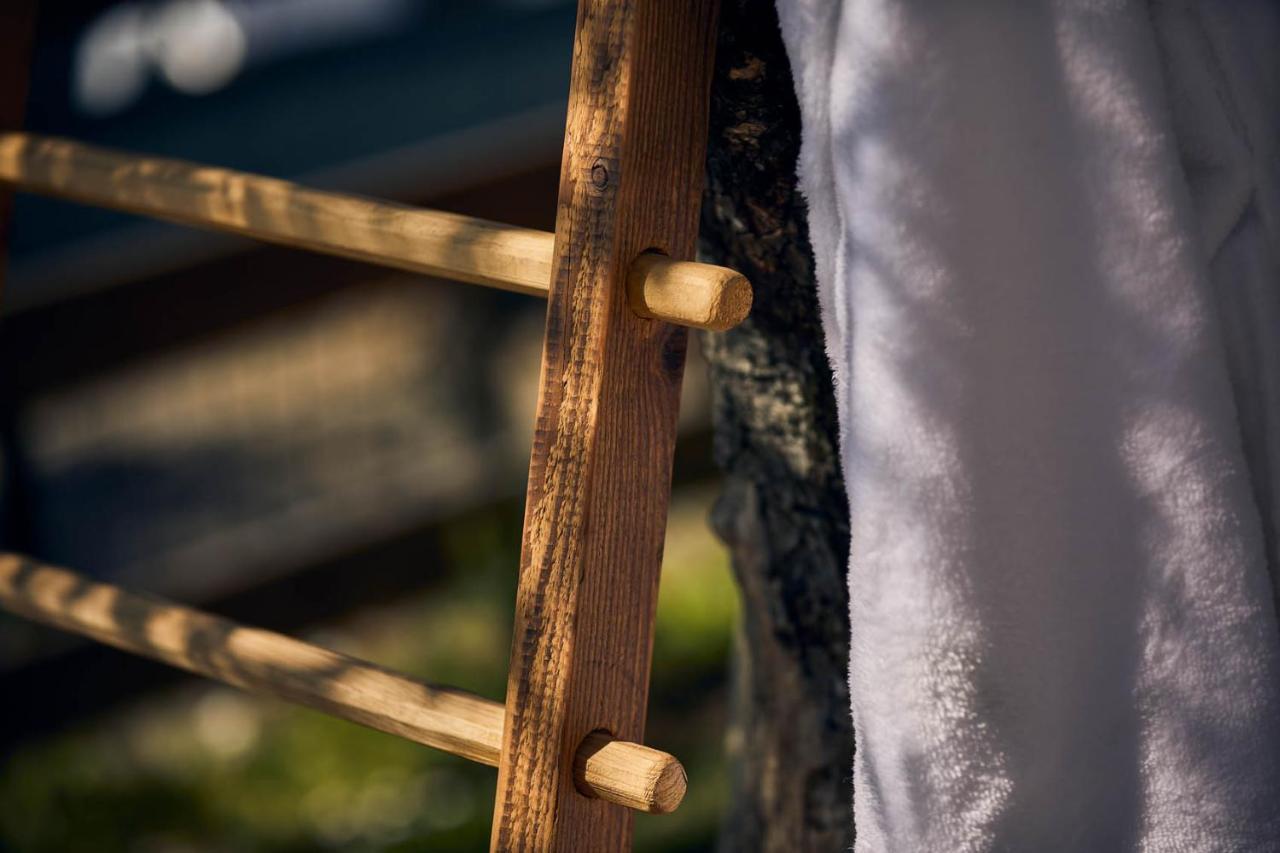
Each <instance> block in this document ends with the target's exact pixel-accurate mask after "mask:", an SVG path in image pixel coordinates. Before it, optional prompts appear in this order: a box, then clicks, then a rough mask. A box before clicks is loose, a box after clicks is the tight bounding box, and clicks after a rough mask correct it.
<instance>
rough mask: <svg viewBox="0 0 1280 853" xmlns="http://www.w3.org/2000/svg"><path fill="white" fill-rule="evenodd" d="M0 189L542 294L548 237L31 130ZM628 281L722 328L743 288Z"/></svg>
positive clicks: (697, 270) (658, 264)
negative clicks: (57, 137)
mask: <svg viewBox="0 0 1280 853" xmlns="http://www.w3.org/2000/svg"><path fill="white" fill-rule="evenodd" d="M0 182H2V183H7V184H11V185H12V186H13V187H14V188H16V189H19V190H23V191H26V192H33V193H40V194H42V195H49V196H55V197H57V198H63V199H66V200H69V201H75V202H80V203H82V204H90V205H95V206H98V207H109V208H115V209H117V210H124V211H128V212H130V213H137V214H142V215H145V216H151V217H155V218H158V219H166V220H169V221H172V222H178V223H181V224H184V225H192V226H196V227H200V228H210V229H213V230H216V231H228V232H231V233H233V234H240V235H243V236H247V237H253V238H256V239H258V240H264V241H267V242H269V243H280V244H283V245H286V246H294V247H297V248H301V249H309V250H311V251H313V252H322V253H325V254H330V255H339V256H341V257H345V258H355V259H357V260H362V261H369V262H371V263H376V264H382V265H384V266H389V267H395V268H396V269H403V270H409V271H410V272H416V273H427V274H429V275H437V276H444V277H446V278H453V279H458V280H460V281H466V282H470V283H472V284H481V285H486V286H488V287H497V288H501V289H503V290H514V291H518V292H520V293H528V294H533V295H537V296H542V297H546V295H547V292H548V290H549V289H550V282H551V256H552V249H553V243H554V241H555V235H553V234H551V233H550V232H546V231H535V230H533V229H529V228H517V227H515V226H511V225H502V224H500V223H497V222H489V221H487V220H484V219H475V218H473V217H469V216H459V215H457V214H453V213H443V212H440V211H435V210H422V209H418V208H413V207H408V206H405V205H400V204H394V203H391V202H385V201H374V200H372V199H366V198H361V197H358V196H351V195H342V194H340V193H331V192H321V191H319V190H309V189H306V188H305V187H300V186H298V185H297V184H292V183H290V182H288V181H282V180H278V179H276V178H266V177H262V176H259V175H250V174H245V173H244V172H236V171H232V170H229V169H219V168H215V167H212V166H200V165H196V164H193V163H185V162H182V161H179V160H165V159H161V158H158V157H149V156H144V155H136V154H126V153H122V152H118V151H110V150H107V149H103V148H96V147H93V146H90V145H84V144H82V143H78V142H72V141H69V140H64V139H56V138H53V137H47V136H40V135H37V134H30V133H19V132H10V133H0ZM641 258H642V259H643V263H638V264H637V265H636V269H637V270H638V272H637V274H634V275H632V276H630V277H629V279H628V289H629V291H630V296H631V304H632V306H633V307H634V308H635V310H636V311H637V313H639V314H640V315H641V316H645V317H651V318H655V319H660V320H667V321H669V322H672V323H678V324H680V325H684V326H692V327H695V328H702V329H716V330H723V329H728V328H731V327H733V326H735V325H737V324H738V323H740V322H741V321H742V320H743V319H744V318H745V317H746V315H747V312H748V311H749V310H750V308H751V285H750V284H749V283H748V282H747V280H746V279H745V278H744V277H743V276H742V275H741V274H739V273H736V272H734V271H733V270H729V269H725V268H724V267H717V266H713V265H711V264H699V263H692V262H688V261H673V260H671V259H669V258H665V257H662V256H661V255H644V256H641Z"/></svg>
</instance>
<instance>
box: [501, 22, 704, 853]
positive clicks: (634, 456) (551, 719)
mask: <svg viewBox="0 0 1280 853" xmlns="http://www.w3.org/2000/svg"><path fill="white" fill-rule="evenodd" d="M714 29H715V3H714V0H689V2H683V3H670V2H666V0H582V2H580V4H579V7H578V20H577V34H576V39H575V45H574V57H573V71H572V75H571V84H570V86H571V87H570V94H569V115H568V124H567V130H566V139H565V148H564V157H563V161H562V164H561V173H560V175H561V184H560V199H559V208H558V213H557V227H556V244H555V261H554V269H555V276H554V278H553V280H552V285H551V294H550V301H549V305H548V313H547V334H546V340H545V344H544V346H545V348H544V351H543V360H542V380H541V390H540V397H539V401H538V410H537V421H536V426H535V434H534V447H533V454H532V460H531V463H530V470H529V490H528V498H527V503H526V510H525V513H526V515H525V538H524V548H523V553H522V557H521V569H520V581H519V588H518V592H517V601H516V619H515V629H514V633H513V637H512V653H511V669H510V675H509V679H508V684H507V727H506V737H505V739H504V742H503V753H502V763H501V764H500V765H499V770H498V793H497V802H496V807H495V811H494V824H493V833H492V836H491V845H492V848H493V849H494V850H551V849H554V850H592V851H600V850H620V849H627V848H628V847H629V846H630V841H631V831H632V819H631V813H630V812H629V811H628V810H626V809H619V808H617V807H616V806H613V805H611V804H608V803H605V802H602V801H600V800H598V799H591V798H589V797H587V796H583V795H582V793H581V792H580V791H578V790H577V789H576V787H575V786H574V783H573V762H574V756H575V753H576V752H577V750H578V749H579V747H580V745H581V744H582V743H583V741H584V739H585V738H586V737H587V736H588V735H589V734H591V733H592V732H594V731H598V730H603V731H607V732H609V733H611V734H612V735H613V736H615V737H617V738H619V739H631V738H637V737H642V736H643V732H644V718H645V706H646V701H647V693H648V684H649V664H650V657H651V653H652V626H653V618H654V608H655V603H656V597H657V584H658V569H659V565H660V563H661V559H662V542H663V532H664V529H665V525H666V514H667V503H668V498H669V493H670V476H671V458H672V447H673V444H674V440H675V425H676V410H677V402H678V396H679V387H680V379H681V373H682V371H683V365H684V353H685V330H684V329H681V328H678V327H675V326H671V325H668V324H665V323H661V322H658V321H655V320H646V319H641V318H638V317H637V316H636V315H635V313H634V312H632V311H631V310H630V307H629V305H628V300H627V287H626V278H627V271H628V269H629V268H630V266H631V264H632V263H633V262H634V261H635V259H636V258H637V257H639V255H640V254H641V253H643V252H645V251H646V250H656V251H658V252H661V253H664V254H667V255H669V256H670V257H672V258H673V259H675V260H687V259H690V258H692V257H693V255H694V251H695V244H696V235H697V219H698V206H699V200H700V197H701V189H702V172H703V159H704V153H705V143H706V116H707V97H708V87H709V80H710V74H711V59H712V49H713V35H714Z"/></svg>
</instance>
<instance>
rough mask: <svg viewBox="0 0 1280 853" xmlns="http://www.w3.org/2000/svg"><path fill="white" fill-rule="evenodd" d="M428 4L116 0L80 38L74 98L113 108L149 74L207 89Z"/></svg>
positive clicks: (346, 39) (382, 29)
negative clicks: (249, 69)
mask: <svg viewBox="0 0 1280 853" xmlns="http://www.w3.org/2000/svg"><path fill="white" fill-rule="evenodd" d="M3 2H5V0H0V3H3ZM431 5H432V4H430V3H428V2H426V0H163V2H157V0H153V2H127V3H121V4H119V5H117V6H114V7H112V8H111V9H108V10H107V11H106V12H104V13H103V14H102V15H101V17H99V18H98V19H97V20H96V21H94V22H93V23H92V24H91V25H90V26H89V28H88V30H87V31H86V32H85V35H84V36H83V37H82V38H81V40H80V44H79V45H78V46H77V48H76V57H75V68H74V69H73V74H72V88H73V96H74V99H75V102H76V104H77V105H78V106H79V107H80V108H81V109H82V110H84V111H85V112H87V113H89V114H91V115H102V116H105V115H111V114H112V113H118V112H121V111H122V110H125V109H127V108H128V107H130V106H131V105H133V103H134V102H135V101H137V100H138V98H140V97H141V96H142V93H143V91H144V90H145V89H146V86H147V82H148V80H149V79H151V77H152V73H153V71H154V72H158V74H159V76H160V77H161V78H162V79H163V80H164V81H165V82H167V83H168V84H169V85H170V86H172V87H173V88H174V89H176V90H178V91H179V92H182V93H183V94H187V95H207V94H210V93H212V92H216V91H218V90H219V89H222V88H223V87H225V86H226V85H227V84H229V83H230V82H231V81H232V80H234V79H235V78H236V76H237V75H239V74H240V72H241V71H243V70H244V69H245V68H246V67H248V66H249V65H251V64H252V65H259V64H269V63H271V62H275V61H279V60H282V59H286V58H288V57H290V56H294V55H299V54H304V53H307V52H310V51H315V50H322V49H326V48H332V47H335V46H337V45H342V44H350V43H353V42H359V41H365V40H368V39H372V38H376V37H379V36H382V35H385V34H387V33H393V32H396V31H397V30H400V29H403V28H404V27H405V26H406V25H407V24H408V22H409V21H410V20H412V19H413V18H414V17H416V16H418V15H421V14H423V13H424V11H425V10H426V9H428V8H430V7H431Z"/></svg>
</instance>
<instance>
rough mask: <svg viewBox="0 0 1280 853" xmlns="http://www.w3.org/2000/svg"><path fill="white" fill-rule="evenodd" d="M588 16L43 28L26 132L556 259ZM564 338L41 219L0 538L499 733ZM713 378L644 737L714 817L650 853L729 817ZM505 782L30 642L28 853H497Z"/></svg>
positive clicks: (9, 751) (54, 209)
mask: <svg viewBox="0 0 1280 853" xmlns="http://www.w3.org/2000/svg"><path fill="white" fill-rule="evenodd" d="M574 6H575V4H574V3H573V2H564V0H454V2H445V0H437V1H436V2H432V0H130V2H119V0H116V2H110V0H67V2H57V0H45V2H44V3H43V4H42V17H41V20H40V24H39V30H38V35H37V41H36V51H35V64H34V67H33V80H32V89H31V96H30V102H29V103H30V106H29V109H28V118H27V127H28V128H29V129H31V130H33V131H36V132H41V133H51V134H57V135H62V136H68V137H73V138H76V139H80V140H84V141H87V142H92V143H97V144H101V145H107V146H112V147H117V148H123V149H127V150H133V151H138V152H146V153H152V154H159V155H164V156H170V157H177V158H182V159H187V160H194V161H198V162H205V163H210V164H215V165H219V166H228V167H232V168H237V169H243V170H246V171H250V172H256V173H261V174H268V175H273V176H278V177H284V178H289V179H292V180H296V181H298V182H300V183H303V184H306V185H309V186H315V187H320V188H326V189H336V190H342V191H347V192H356V193H361V194H366V195H371V196H378V197H383V198H390V199H396V200H399V201H405V202H410V203H415V204H422V205H424V206H429V207H436V208H441V209H447V210H453V211H458V212H462V213H467V214H472V215H477V216H483V217H486V218H490V219H496V220H500V221H503V222H510V223H514V224H518V225H526V226H531V227H537V228H544V229H547V230H550V229H551V228H552V227H553V223H554V215H555V201H556V186H557V171H558V165H559V156H560V144H561V137H562V132H563V122H564V110H565V96H566V93H567V88H568V72H569V62H570V54H571V48H572V36H573V19H574ZM544 311H545V303H543V302H541V301H539V300H536V299H531V298H529V297H523V296H517V295H512V294H507V293H502V292H499V291H493V290H486V289H483V288H477V287H471V286H467V285H458V284H452V283H447V282H438V281H435V280H431V279H427V278H424V277H420V276H412V275H408V274H404V273H399V272H393V271H388V270H382V269H378V268H375V267H371V266H367V265H363V264H358V263H355V262H347V261H342V260H337V259H333V258H327V257H321V256H317V255H308V254H305V253H301V252H296V251H292V250H285V249H278V248H268V247H262V246H258V245H255V244H252V243H249V242H246V241H242V240H239V239H235V238H229V237H225V236H218V235H211V234H206V233H203V232H197V231H192V230H185V229H180V228H177V227H173V226H167V225H163V224H160V223H156V222H152V221H146V220H140V219H135V218H132V217H128V216H125V215H121V214H115V213H111V212H107V211H101V210H94V209H88V208H80V207H75V206H71V205H67V204H62V203H58V202H53V201H49V200H44V199H37V198H32V197H27V196H19V197H18V201H17V203H16V205H15V215H14V227H13V230H12V253H11V257H10V260H9V275H8V280H7V285H6V290H5V293H4V297H3V307H2V313H0V461H2V463H3V479H2V480H0V538H2V539H3V545H4V547H5V548H7V549H11V550H20V551H24V552H27V553H29V554H32V555H34V556H36V557H39V558H42V559H44V560H47V561H49V562H52V563H55V564H60V565H65V566H68V567H70V568H74V569H76V570H78V571H82V572H85V573H88V574H91V575H94V576H96V577H99V578H103V579H107V580H110V581H112V582H115V583H120V584H122V585H125V586H127V587H130V588H137V589H142V590H148V591H152V592H155V593H158V594H161V595H165V596H168V597H171V598H175V599H178V600H180V601H183V602H186V603H191V604H194V605H196V606H199V607H202V608H206V609H210V610H213V611H215V612H218V613H221V614H224V615H228V616H231V617H233V618H237V619H241V620H244V621H247V622H250V623H252V624H257V625H262V626H265V627H269V628H273V629H276V630H282V631H288V632H291V633H296V634H299V635H302V636H304V637H306V638H308V639H311V640H313V641H315V642H319V643H322V644H324V645H328V646H331V647H334V648H337V649H340V650H342V651H346V652H349V653H353V654H356V655H359V656H362V657H366V658H370V659H372V660H375V661H377V662H380V663H384V664H386V665H389V666H392V667H395V668H398V669H401V670H404V671H406V672H409V673H411V674H413V675H415V676H418V677H421V678H424V679H426V680H430V681H438V682H443V683H449V684H454V685H457V686H461V687H465V688H469V689H471V690H475V691H477V692H479V693H482V694H484V695H487V696H490V697H492V698H495V699H500V698H501V696H502V690H503V685H504V683H505V672H506V663H507V652H508V643H509V637H510V623H511V609H512V604H513V599H514V589H515V571H516V566H517V562H518V557H519V546H520V525H521V514H522V501H523V493H524V477H525V467H526V465H527V463H528V454H529V445H530V440H531V429H532V426H531V422H532V415H533V406H534V399H535V395H536V392H537V389H536V382H537V378H538V362H539V355H540V348H541V336H542V323H543V315H544ZM695 343H696V342H695ZM694 350H695V351H694V352H693V353H692V357H691V361H690V365H689V368H688V371H687V374H686V383H685V384H686V393H685V402H684V405H683V408H682V427H681V437H680V441H679V444H678V448H677V460H676V472H675V478H676V488H675V491H674V494H673V500H672V510H671V519H670V523H669V533H668V544H667V551H666V561H665V564H664V569H663V581H662V592H661V600H660V606H659V618H658V627H657V640H656V651H655V655H656V659H655V666H654V676H653V677H654V688H653V691H652V693H651V707H650V725H649V737H648V741H649V743H651V744H652V745H654V746H657V747H660V748H663V749H667V750H669V751H671V752H674V753H675V754H676V755H678V756H679V757H680V758H681V759H682V760H683V761H684V762H685V764H686V767H687V768H688V770H689V775H690V794H689V796H688V798H687V800H686V801H685V804H684V805H683V806H682V807H681V809H680V810H679V811H678V812H677V813H676V814H674V815H670V816H664V817H649V816H640V817H639V819H638V821H637V847H638V848H639V849H650V850H681V849H687V850H697V849H706V848H708V847H710V846H712V844H713V841H714V836H715V832H716V828H717V822H718V820H719V814H720V812H721V810H722V808H723V804H724V800H725V797H726V794H727V781H726V772H725V768H724V761H723V753H724V750H725V744H724V742H723V741H724V738H723V732H724V730H725V719H726V708H725V704H726V665H727V664H726V660H727V655H728V650H729V645H730V643H731V637H732V633H733V625H734V622H735V619H736V615H737V598H736V593H735V591H734V586H733V583H732V581H731V579H730V573H729V568H728V560H727V556H726V555H725V553H724V552H723V550H722V549H721V547H720V546H719V545H718V543H716V541H715V540H714V538H713V537H712V534H711V533H710V531H709V530H708V528H707V525H706V522H705V516H706V513H707V510H708V507H709V506H710V502H711V500H712V498H713V496H714V494H715V491H716V481H715V475H714V473H713V470H712V466H711V462H710V449H709V448H710V438H709V426H708V414H707V399H706V396H707V395H706V377H705V368H704V366H703V364H702V363H701V361H700V359H699V358H698V355H697V352H696V346H695V347H694ZM495 775H496V774H495V772H494V771H493V770H491V769H489V768H485V767H480V766H478V765H474V764H470V763H469V762H466V761H463V760H461V759H455V758H453V757H451V756H448V755H445V754H443V753H439V752H435V751H432V750H429V749H426V748H424V747H419V746H416V745H414V744H410V743H407V742H404V741H400V740H397V739H395V738H392V737H390V736H387V735H383V734H380V733H377V732H372V731H369V730H365V729H362V728H360V727H357V726H355V725H352V724H349V723H344V722H340V721H336V720H332V719H329V718H326V717H323V716H322V715H319V714H317V713H313V712H309V711H304V710H300V709H297V708H293V707H291V706H287V705H284V704H281V703H277V702H273V701H268V700H261V699H257V698H252V697H248V696H245V695H243V694H240V693H238V692H236V691H234V690H231V689H229V688H224V687H220V686H217V685H213V684H209V683H207V682H201V681H197V680H194V679H191V678H188V677H186V676H183V675H182V674H180V673H176V672H174V671H171V670H169V669H167V668H164V667H162V666H160V665H158V664H153V663H150V662H146V661H142V660H138V659H134V658H130V657H128V656H125V655H123V654H120V653H117V652H114V651H112V650H110V649H105V648H101V647H97V646H93V645H91V644H87V643H84V642H81V641H78V640H76V639H75V638H71V637H67V636H63V635H60V634H57V633H56V632H53V631H50V630H46V629H42V628H39V627H36V626H33V625H30V624H28V623H25V622H22V621H20V620H18V619H15V618H13V617H9V616H7V615H0V850H6V851H10V850H12V851H24V853H25V851H80V850H86V851H88V850H93V851H104V853H107V852H108V851H143V852H144V853H167V852H168V851H174V853H176V852H177V851H193V852H194V851H313V850H314V851H319V850H344V851H345V850H352V851H355V850H360V851H364V850H370V851H372V850H397V851H409V850H454V849H457V850H474V849H482V848H484V847H485V845H486V844H487V839H488V828H489V818H490V811H491V807H492V797H493V788H494V782H495Z"/></svg>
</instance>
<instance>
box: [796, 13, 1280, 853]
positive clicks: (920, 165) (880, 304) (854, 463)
mask: <svg viewBox="0 0 1280 853" xmlns="http://www.w3.org/2000/svg"><path fill="white" fill-rule="evenodd" d="M778 6H779V12H780V18H781V21H782V25H783V35H784V38H785V40H786V43H787V47H788V52H789V54H790V56H791V60H792V65H793V69H794V72H795V76H796V84H797V90H798V94H799V97H800V102H801V111H802V117H803V129H804V140H803V148H802V154H801V166H800V175H801V182H802V188H803V189H804V191H805V195H806V197H807V198H808V200H809V204H810V227H811V232H812V239H813V245H814V251H815V255H816V260H817V270H818V279H819V286H820V295H821V300H822V305H823V311H824V318H823V319H824V325H825V328H826V333H827V337H828V341H827V343H828V349H829V354H830V357H831V362H832V367H833V370H834V373H835V376H836V383H837V398H838V403H839V406H840V415H841V442H842V450H843V460H844V466H845V474H846V480H847V483H848V489H849V498H850V512H851V521H852V555H851V561H850V578H849V583H850V594H851V602H852V603H851V611H852V613H851V616H852V625H853V634H852V646H851V662H850V687H851V695H852V704H853V718H854V725H855V730H856V733H857V756H856V758H855V768H854V773H855V776H854V787H855V791H854V805H855V826H856V830H857V834H858V840H857V845H856V849H857V850H859V851H882V850H885V851H942V853H951V851H987V850H991V851H996V850H999V851H1056V850H1064V851H1067V850H1069V851H1116V850H1121V851H1134V850H1141V851H1258V850H1264V851H1265V850H1280V630H1278V628H1277V618H1276V611H1275V606H1274V603H1273V590H1272V586H1271V580H1270V578H1269V577H1268V568H1267V558H1266V552H1267V551H1268V550H1269V551H1270V553H1271V554H1273V555H1274V554H1275V541H1274V531H1275V528H1276V519H1277V515H1276V511H1277V507H1276V506H1275V500H1273V498H1272V497H1271V496H1272V495H1273V494H1275V493H1277V491H1280V489H1278V486H1280V379H1278V378H1277V377H1280V273H1278V270H1280V266H1278V265H1277V257H1280V252H1278V248H1280V177H1278V176H1280V154H1278V151H1280V148H1278V147H1277V142H1278V141H1280V133H1278V132H1277V119H1278V118H1280V85H1278V84H1280V64H1278V63H1280V27H1278V26H1277V9H1276V6H1275V4H1274V3H1266V2H1261V0H1248V1H1247V2H1246V0H1231V2H1221V0H1202V2H1198V3H1197V2H1178V3H1147V2H1139V0H1005V2H951V0H947V2H938V0H845V2H843V3H841V2H838V0H778ZM1237 397H1238V398H1239V402H1238V403H1237V400H1236V398H1237ZM1238 409H1239V413H1240V414H1237V410H1238ZM1246 460H1248V461H1246Z"/></svg>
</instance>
